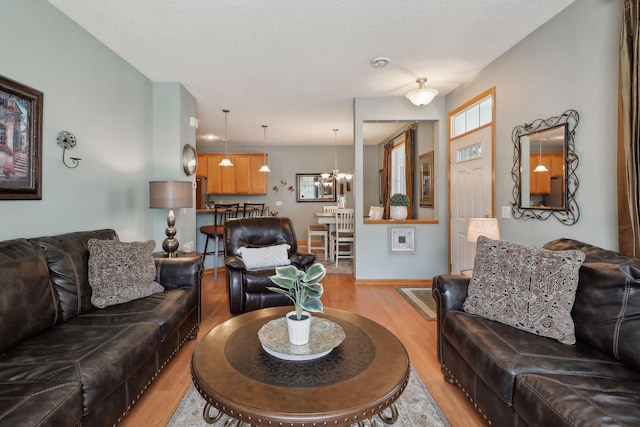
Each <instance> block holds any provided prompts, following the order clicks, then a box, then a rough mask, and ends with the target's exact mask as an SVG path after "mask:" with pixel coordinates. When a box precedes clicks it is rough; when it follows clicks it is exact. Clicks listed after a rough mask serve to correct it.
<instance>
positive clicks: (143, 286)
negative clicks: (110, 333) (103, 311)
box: [87, 239, 164, 308]
mask: <svg viewBox="0 0 640 427" xmlns="http://www.w3.org/2000/svg"><path fill="white" fill-rule="evenodd" d="M87 243H88V247H89V285H90V286H91V290H92V294H91V303H92V304H93V305H94V306H96V307H98V308H105V307H107V306H110V305H116V304H122V303H125V302H129V301H132V300H135V299H138V298H144V297H146V296H149V295H151V294H154V293H156V292H162V291H164V287H162V285H160V284H159V283H157V282H155V278H156V264H155V261H154V260H153V249H154V248H155V246H156V243H155V242H154V241H153V240H149V241H147V242H115V241H112V240H99V239H90V240H89V241H88V242H87Z"/></svg>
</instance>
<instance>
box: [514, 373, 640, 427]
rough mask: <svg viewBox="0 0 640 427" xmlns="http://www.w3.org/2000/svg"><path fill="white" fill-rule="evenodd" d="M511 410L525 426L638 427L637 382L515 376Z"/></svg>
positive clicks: (639, 385)
mask: <svg viewBox="0 0 640 427" xmlns="http://www.w3.org/2000/svg"><path fill="white" fill-rule="evenodd" d="M513 400H514V401H513V406H514V409H515V410H516V412H517V413H518V416H519V417H520V418H521V419H523V420H524V421H525V423H526V424H527V425H531V426H533V425H540V426H577V425H590V426H598V427H603V426H612V427H613V426H638V425H640V382H638V381H632V380H627V379H610V378H601V377H599V376H597V372H594V373H593V376H571V375H546V374H526V375H518V378H517V380H516V390H515V396H514V399H513Z"/></svg>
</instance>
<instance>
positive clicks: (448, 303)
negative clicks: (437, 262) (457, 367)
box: [431, 275, 471, 375]
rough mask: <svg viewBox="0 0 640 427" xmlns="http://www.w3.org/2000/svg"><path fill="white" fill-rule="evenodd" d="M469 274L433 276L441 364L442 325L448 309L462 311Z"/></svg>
mask: <svg viewBox="0 0 640 427" xmlns="http://www.w3.org/2000/svg"><path fill="white" fill-rule="evenodd" d="M470 280H471V277H469V276H447V275H439V276H435V277H434V278H433V284H432V287H431V293H432V295H433V299H434V300H436V311H437V314H438V316H437V320H438V331H437V332H438V361H439V362H440V366H444V358H443V355H442V347H443V343H442V340H443V336H442V325H443V322H444V316H445V314H446V313H447V311H452V310H456V311H462V304H463V303H464V300H465V299H466V298H467V288H468V287H469V281H470ZM445 375H446V374H445Z"/></svg>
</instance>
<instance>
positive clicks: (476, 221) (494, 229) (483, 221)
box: [467, 218, 500, 243]
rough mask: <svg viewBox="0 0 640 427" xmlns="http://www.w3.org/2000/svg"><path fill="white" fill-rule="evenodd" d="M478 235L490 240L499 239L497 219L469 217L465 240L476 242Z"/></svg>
mask: <svg viewBox="0 0 640 427" xmlns="http://www.w3.org/2000/svg"><path fill="white" fill-rule="evenodd" d="M480 236H487V237H488V238H490V239H492V240H500V229H499V228H498V220H497V219H496V218H469V228H468V229H467V242H472V243H476V242H477V241H478V237H480Z"/></svg>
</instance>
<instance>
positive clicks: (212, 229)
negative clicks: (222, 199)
mask: <svg viewBox="0 0 640 427" xmlns="http://www.w3.org/2000/svg"><path fill="white" fill-rule="evenodd" d="M239 206H240V204H239V203H216V204H214V205H213V209H211V210H212V211H213V225H203V226H202V227H200V232H201V233H202V234H205V235H206V236H207V240H206V241H205V244H204V251H203V252H202V260H203V261H204V259H205V258H206V257H207V255H213V279H214V280H217V279H218V256H219V255H221V254H222V255H224V245H221V244H220V239H222V238H223V237H224V224H225V222H226V221H227V219H229V218H237V217H238V210H239ZM211 239H213V242H214V244H213V250H212V251H208V252H207V248H208V246H209V240H211Z"/></svg>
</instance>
